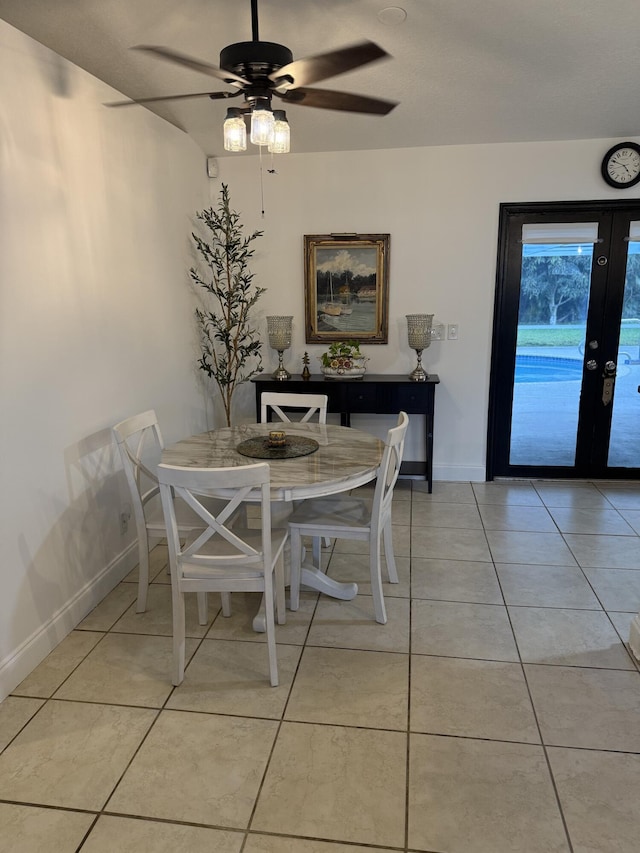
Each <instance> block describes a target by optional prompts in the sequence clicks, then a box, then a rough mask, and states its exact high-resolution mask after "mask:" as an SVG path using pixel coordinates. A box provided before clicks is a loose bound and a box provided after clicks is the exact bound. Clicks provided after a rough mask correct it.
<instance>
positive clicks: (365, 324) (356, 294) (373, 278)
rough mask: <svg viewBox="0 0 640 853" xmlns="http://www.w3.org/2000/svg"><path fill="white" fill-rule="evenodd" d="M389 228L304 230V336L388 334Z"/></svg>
mask: <svg viewBox="0 0 640 853" xmlns="http://www.w3.org/2000/svg"><path fill="white" fill-rule="evenodd" d="M389 242H390V235H389V234H305V236H304V305H305V332H306V342H307V343H308V344H312V343H314V344H315V343H325V342H332V341H344V340H356V341H359V342H360V341H362V342H364V343H368V344H386V343H387V341H388V337H389Z"/></svg>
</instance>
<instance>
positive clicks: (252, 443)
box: [236, 435, 319, 459]
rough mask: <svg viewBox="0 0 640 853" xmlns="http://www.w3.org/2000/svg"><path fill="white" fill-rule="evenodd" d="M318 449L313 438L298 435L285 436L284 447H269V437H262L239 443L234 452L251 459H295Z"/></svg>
mask: <svg viewBox="0 0 640 853" xmlns="http://www.w3.org/2000/svg"><path fill="white" fill-rule="evenodd" d="M318 447H319V445H318V442H317V441H316V440H315V438H305V437H304V436H300V435H289V436H287V443H286V444H285V445H284V447H270V446H269V437H268V436H266V435H264V436H258V437H257V438H247V439H246V440H245V441H241V442H240V444H239V445H238V446H237V447H236V450H237V451H238V453H241V454H242V455H243V456H250V457H251V458H252V459H295V457H296V456H309V454H310V453H315V452H316V450H317V449H318Z"/></svg>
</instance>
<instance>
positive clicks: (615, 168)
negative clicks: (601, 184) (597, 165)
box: [602, 142, 640, 189]
mask: <svg viewBox="0 0 640 853" xmlns="http://www.w3.org/2000/svg"><path fill="white" fill-rule="evenodd" d="M602 177H603V178H604V179H605V181H606V182H607V183H608V184H609V186H612V187H616V188H622V189H624V188H625V187H632V186H634V185H635V184H637V183H638V182H639V181H640V145H636V144H635V143H634V142H622V143H619V144H618V145H614V146H613V148H611V149H610V150H609V151H607V153H606V154H605V156H604V159H603V161H602Z"/></svg>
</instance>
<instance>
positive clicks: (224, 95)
mask: <svg viewBox="0 0 640 853" xmlns="http://www.w3.org/2000/svg"><path fill="white" fill-rule="evenodd" d="M241 94H242V92H241V91H240V90H238V91H237V92H194V93H193V94H192V95H162V96H161V97H159V98H130V99H129V100H128V101H111V102H110V103H108V104H105V105H104V106H105V107H131V106H134V105H135V104H153V103H158V101H183V100H186V99H187V98H211V100H213V101H217V100H219V99H220V98H237V96H238V95H241Z"/></svg>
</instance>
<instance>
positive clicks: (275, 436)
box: [267, 429, 287, 447]
mask: <svg viewBox="0 0 640 853" xmlns="http://www.w3.org/2000/svg"><path fill="white" fill-rule="evenodd" d="M267 444H268V446H269V447H285V446H286V444H287V434H286V432H285V431H284V430H283V429H272V430H269V437H268V439H267Z"/></svg>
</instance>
